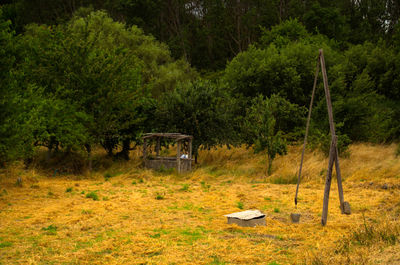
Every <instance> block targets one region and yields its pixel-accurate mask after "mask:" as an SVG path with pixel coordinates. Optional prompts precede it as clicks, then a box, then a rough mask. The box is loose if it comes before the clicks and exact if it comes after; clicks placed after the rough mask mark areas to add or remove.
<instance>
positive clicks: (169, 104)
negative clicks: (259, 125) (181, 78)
mask: <svg viewBox="0 0 400 265" xmlns="http://www.w3.org/2000/svg"><path fill="white" fill-rule="evenodd" d="M234 108H235V104H234V100H233V99H232V98H231V97H230V95H229V94H228V93H227V92H226V91H224V90H222V89H220V88H219V87H218V86H217V85H216V84H214V83H212V82H210V81H205V80H198V81H195V82H193V83H189V84H187V85H186V86H183V85H182V86H179V87H177V88H176V89H175V90H174V91H173V92H171V93H166V94H164V95H163V97H162V98H161V100H160V101H159V105H158V107H157V110H156V117H157V119H158V124H159V130H160V131H164V132H179V133H184V134H189V135H192V136H193V154H194V156H195V159H196V161H197V156H198V150H199V148H200V147H202V148H212V147H215V146H217V145H222V144H229V143H231V142H233V139H234V138H235V131H234V130H233V126H234V124H233V123H234V117H233V115H232V114H233V109H234Z"/></svg>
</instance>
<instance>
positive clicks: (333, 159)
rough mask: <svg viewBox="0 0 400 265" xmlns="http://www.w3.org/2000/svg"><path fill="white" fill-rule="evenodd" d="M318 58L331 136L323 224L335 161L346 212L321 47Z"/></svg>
mask: <svg viewBox="0 0 400 265" xmlns="http://www.w3.org/2000/svg"><path fill="white" fill-rule="evenodd" d="M319 59H320V63H321V71H322V78H323V81H324V89H325V97H326V105H327V108H328V117H329V127H330V131H331V137H332V142H331V147H330V151H329V165H328V173H327V176H326V181H325V192H324V203H323V210H322V219H321V223H322V225H325V224H326V222H327V218H328V201H329V191H330V186H331V180H332V167H333V163H335V169H336V177H337V184H338V192H339V200H340V209H341V212H342V213H347V212H345V206H344V204H345V201H344V196H343V187H342V175H341V172H340V164H339V154H338V148H337V136H336V132H335V124H334V122H333V111H332V102H331V94H330V91H329V84H328V75H327V73H326V67H325V57H324V52H323V50H322V49H320V50H319ZM347 205H349V204H348V203H347ZM348 207H349V206H348Z"/></svg>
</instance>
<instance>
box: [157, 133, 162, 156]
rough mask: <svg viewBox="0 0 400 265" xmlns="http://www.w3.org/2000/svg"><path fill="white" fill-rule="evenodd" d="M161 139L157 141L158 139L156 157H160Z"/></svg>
mask: <svg viewBox="0 0 400 265" xmlns="http://www.w3.org/2000/svg"><path fill="white" fill-rule="evenodd" d="M160 140H161V139H160V137H157V139H156V141H157V142H156V155H157V156H160Z"/></svg>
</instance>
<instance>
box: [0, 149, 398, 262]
mask: <svg viewBox="0 0 400 265" xmlns="http://www.w3.org/2000/svg"><path fill="white" fill-rule="evenodd" d="M349 151H350V155H349V156H348V157H344V158H342V159H341V169H342V175H343V188H344V197H345V200H346V201H349V202H350V205H351V210H352V214H351V215H342V214H341V213H340V209H339V199H338V193H337V186H336V181H335V180H334V181H333V182H332V188H331V197H330V204H329V214H328V223H327V225H326V226H325V227H323V226H321V223H320V218H321V212H322V200H323V188H324V182H325V176H326V168H327V164H328V161H327V158H326V157H325V156H324V155H323V154H322V153H320V152H318V151H311V150H308V151H307V153H306V156H305V162H304V171H303V177H304V178H303V179H302V183H301V185H300V191H299V203H298V206H297V209H296V208H295V206H294V193H295V189H296V172H297V170H298V164H299V160H300V154H301V147H300V146H290V147H289V152H288V155H286V156H282V157H281V156H279V157H277V158H276V160H275V161H274V164H273V169H272V171H273V173H272V175H270V176H268V177H267V176H265V169H266V158H265V155H262V154H254V153H253V152H252V150H247V149H245V148H232V149H226V148H218V149H216V150H210V151H201V152H200V156H199V161H200V163H199V164H198V165H196V166H195V168H194V170H193V171H192V172H190V173H187V174H177V173H176V172H171V171H168V170H164V171H151V170H147V169H143V168H142V167H141V166H140V164H141V161H140V152H139V150H137V151H134V152H132V159H131V161H127V162H126V161H124V162H122V161H121V162H120V161H111V160H110V161H109V163H108V166H106V167H98V168H96V169H95V170H94V171H92V172H91V173H85V174H83V175H72V174H68V173H65V172H63V171H58V172H57V171H55V172H53V171H45V170H41V169H40V168H36V167H33V168H30V169H24V168H23V166H22V165H19V164H15V165H13V166H9V167H7V168H6V169H3V170H2V171H1V173H0V183H1V186H0V188H1V189H0V224H1V225H0V264H270V265H272V264H275V265H276V264H379V263H381V264H400V254H399V250H400V247H399V239H400V237H399V236H400V223H399V222H398V218H399V216H400V197H399V196H398V195H399V189H400V157H396V155H395V153H396V146H395V145H394V144H393V145H386V146H384V145H371V144H353V145H351V146H350V149H349ZM96 155H97V159H102V160H104V161H106V160H107V158H105V154H103V153H101V152H99V153H98V154H96ZM104 161H103V164H107V163H104ZM18 177H21V179H22V183H21V184H19V183H17V182H16V179H17V178H18ZM247 209H259V210H261V211H262V212H263V213H265V214H266V223H267V225H266V226H264V227H255V228H243V227H239V226H237V225H228V224H227V220H226V218H225V217H224V216H223V215H225V214H229V213H233V212H237V211H241V210H247ZM292 212H297V213H300V214H301V221H300V223H299V224H292V223H291V222H290V218H289V215H290V213H292Z"/></svg>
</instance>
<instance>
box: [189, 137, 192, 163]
mask: <svg viewBox="0 0 400 265" xmlns="http://www.w3.org/2000/svg"><path fill="white" fill-rule="evenodd" d="M188 155H189V159H190V162H189V170H192V139H190V140H189V154H188Z"/></svg>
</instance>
